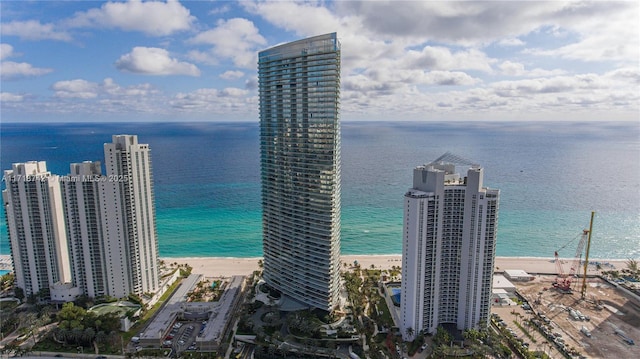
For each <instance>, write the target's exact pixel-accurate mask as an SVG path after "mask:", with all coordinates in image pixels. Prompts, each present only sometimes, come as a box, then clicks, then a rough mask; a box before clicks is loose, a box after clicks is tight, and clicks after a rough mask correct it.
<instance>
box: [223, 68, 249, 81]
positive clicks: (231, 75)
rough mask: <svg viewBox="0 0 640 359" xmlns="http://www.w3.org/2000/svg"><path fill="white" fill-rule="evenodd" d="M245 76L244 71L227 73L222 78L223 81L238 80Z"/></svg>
mask: <svg viewBox="0 0 640 359" xmlns="http://www.w3.org/2000/svg"><path fill="white" fill-rule="evenodd" d="M243 76H244V72H242V71H232V70H229V71H225V72H224V73H222V74H221V75H220V78H221V79H223V80H237V79H239V78H241V77H243Z"/></svg>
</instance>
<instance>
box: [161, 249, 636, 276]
mask: <svg viewBox="0 0 640 359" xmlns="http://www.w3.org/2000/svg"><path fill="white" fill-rule="evenodd" d="M161 259H162V260H164V261H165V262H167V263H174V262H177V263H181V264H182V263H187V264H189V265H190V266H191V267H192V268H193V273H198V274H203V275H205V276H207V277H230V276H232V275H247V274H251V273H252V272H253V271H254V270H257V269H258V261H259V260H261V259H262V258H261V257H255V258H220V257H186V258H169V257H166V258H161ZM354 261H358V264H359V265H360V266H361V267H362V268H371V265H372V264H373V265H374V266H375V268H378V269H391V268H392V267H393V266H396V267H400V266H402V256H401V255H399V254H397V255H343V256H342V262H343V263H347V266H351V265H353V264H354ZM590 262H591V263H592V264H591V265H589V270H588V273H589V274H596V273H597V270H596V266H595V263H596V262H598V263H600V264H601V265H602V270H611V269H622V268H625V267H626V265H625V261H624V260H619V259H612V260H603V259H593V260H591V261H590ZM562 263H563V264H562V265H563V268H564V271H565V272H569V270H570V268H571V260H570V259H568V258H564V259H562ZM605 263H608V265H605ZM580 268H581V269H580V271H582V267H580ZM505 269H522V270H524V271H527V272H530V273H550V274H554V273H556V264H555V262H554V259H553V258H534V257H496V271H499V272H501V271H504V270H505Z"/></svg>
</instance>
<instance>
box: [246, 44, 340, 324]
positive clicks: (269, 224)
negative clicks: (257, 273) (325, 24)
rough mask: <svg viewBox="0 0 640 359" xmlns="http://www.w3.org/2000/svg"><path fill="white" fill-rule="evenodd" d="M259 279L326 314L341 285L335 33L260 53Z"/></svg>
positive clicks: (338, 130) (338, 135) (338, 98)
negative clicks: (261, 259) (261, 260)
mask: <svg viewBox="0 0 640 359" xmlns="http://www.w3.org/2000/svg"><path fill="white" fill-rule="evenodd" d="M258 77H259V87H260V155H261V157H260V158H261V176H262V212H263V214H262V226H263V247H264V274H263V276H264V279H265V281H266V282H267V284H268V285H270V286H271V287H273V288H275V289H276V290H278V291H280V292H281V293H282V294H283V295H284V296H285V297H288V298H290V299H293V300H295V301H297V302H299V303H301V304H303V305H305V306H308V307H313V308H320V309H323V310H326V311H331V310H333V309H334V307H335V306H336V305H337V304H338V292H339V283H340V273H339V272H340V122H339V121H338V112H339V111H338V109H339V102H340V43H339V42H338V39H337V35H336V33H331V34H326V35H320V36H315V37H311V38H308V39H304V40H298V41H294V42H291V43H288V44H283V45H279V46H276V47H273V48H270V49H268V50H265V51H262V52H260V54H259V59H258Z"/></svg>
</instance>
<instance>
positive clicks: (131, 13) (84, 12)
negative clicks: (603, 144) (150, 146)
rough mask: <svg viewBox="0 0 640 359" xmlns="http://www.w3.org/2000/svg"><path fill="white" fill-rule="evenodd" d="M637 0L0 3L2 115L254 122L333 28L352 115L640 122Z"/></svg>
mask: <svg viewBox="0 0 640 359" xmlns="http://www.w3.org/2000/svg"><path fill="white" fill-rule="evenodd" d="M639 24H640V2H638V1H620V2H616V1H588V2H582V1H569V2H561V1H549V2H541V1H501V2H490V1H469V2H464V1H302V2H296V1H203V0H200V1H177V0H168V1H166V2H164V1H158V2H155V1H140V0H134V1H128V2H122V1H108V2H102V1H11V0H2V1H0V61H1V63H0V73H1V79H0V100H1V102H0V110H1V112H0V115H1V120H2V121H3V122H105V121H110V122H114V121H127V122H132V121H225V122H227V121H254V122H257V121H258V110H259V109H258V89H257V87H258V77H257V54H258V52H259V51H262V50H264V49H267V48H270V47H272V46H275V45H278V44H282V43H285V42H289V41H294V40H298V39H301V38H305V37H310V36H315V35H320V34H325V33H330V32H337V34H338V39H339V41H340V43H341V105H340V106H341V114H340V118H341V120H343V121H450V120H462V121H520V120H527V121H602V120H605V121H639V120H640V25H639Z"/></svg>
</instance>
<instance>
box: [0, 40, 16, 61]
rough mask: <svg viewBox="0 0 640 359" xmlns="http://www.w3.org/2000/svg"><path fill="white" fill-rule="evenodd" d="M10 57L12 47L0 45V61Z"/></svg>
mask: <svg viewBox="0 0 640 359" xmlns="http://www.w3.org/2000/svg"><path fill="white" fill-rule="evenodd" d="M11 56H14V54H13V46H11V45H9V44H4V43H3V44H0V60H4V59H8V58H10V57H11Z"/></svg>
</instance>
